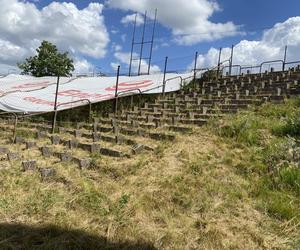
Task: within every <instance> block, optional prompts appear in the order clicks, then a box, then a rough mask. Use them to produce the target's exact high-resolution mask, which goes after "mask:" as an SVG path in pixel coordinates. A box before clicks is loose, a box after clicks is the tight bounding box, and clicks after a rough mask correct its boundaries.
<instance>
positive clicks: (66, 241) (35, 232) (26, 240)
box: [0, 224, 155, 250]
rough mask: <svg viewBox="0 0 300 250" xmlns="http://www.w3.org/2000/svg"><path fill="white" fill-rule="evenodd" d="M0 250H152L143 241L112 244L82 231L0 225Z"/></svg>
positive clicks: (49, 227)
mask: <svg viewBox="0 0 300 250" xmlns="http://www.w3.org/2000/svg"><path fill="white" fill-rule="evenodd" d="M0 249H151V250H152V249H155V248H154V246H153V245H151V244H149V243H145V242H129V241H123V242H112V241H110V240H108V239H106V238H105V237H102V236H97V235H91V234H88V233H86V232H84V231H83V230H67V229H61V228H58V227H56V226H52V225H49V226H44V227H32V226H26V225H21V224H0Z"/></svg>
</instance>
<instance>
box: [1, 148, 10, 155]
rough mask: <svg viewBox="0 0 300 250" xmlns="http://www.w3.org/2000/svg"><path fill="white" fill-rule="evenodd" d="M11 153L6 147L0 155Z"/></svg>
mask: <svg viewBox="0 0 300 250" xmlns="http://www.w3.org/2000/svg"><path fill="white" fill-rule="evenodd" d="M8 153H9V149H8V148H6V147H0V154H8Z"/></svg>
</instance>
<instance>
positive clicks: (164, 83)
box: [162, 56, 168, 96]
mask: <svg viewBox="0 0 300 250" xmlns="http://www.w3.org/2000/svg"><path fill="white" fill-rule="evenodd" d="M167 65H168V57H167V56H166V59H165V69H164V79H163V89H162V93H163V95H164V96H165V91H166V73H167Z"/></svg>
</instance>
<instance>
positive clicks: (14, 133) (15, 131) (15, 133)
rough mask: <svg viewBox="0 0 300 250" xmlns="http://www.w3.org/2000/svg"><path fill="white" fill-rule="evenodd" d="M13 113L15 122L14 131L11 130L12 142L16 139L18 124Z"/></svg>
mask: <svg viewBox="0 0 300 250" xmlns="http://www.w3.org/2000/svg"><path fill="white" fill-rule="evenodd" d="M14 115H15V123H14V132H13V140H12V141H13V143H14V142H15V141H16V137H17V125H18V116H17V115H16V114H14Z"/></svg>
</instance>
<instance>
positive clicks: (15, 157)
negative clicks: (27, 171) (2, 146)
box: [7, 153, 20, 161]
mask: <svg viewBox="0 0 300 250" xmlns="http://www.w3.org/2000/svg"><path fill="white" fill-rule="evenodd" d="M7 159H8V160H9V161H15V160H19V159H20V156H19V154H18V153H8V154H7Z"/></svg>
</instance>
